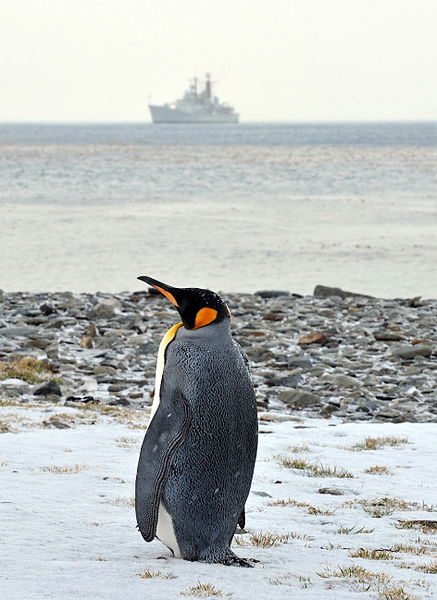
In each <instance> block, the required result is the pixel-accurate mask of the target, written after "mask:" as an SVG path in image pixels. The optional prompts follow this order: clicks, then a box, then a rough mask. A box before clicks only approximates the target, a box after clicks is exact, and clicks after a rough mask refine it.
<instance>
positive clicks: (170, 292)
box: [137, 275, 179, 308]
mask: <svg viewBox="0 0 437 600" xmlns="http://www.w3.org/2000/svg"><path fill="white" fill-rule="evenodd" d="M137 279H139V280H140V281H144V283H147V284H148V285H150V286H152V287H153V288H155V290H158V292H161V294H163V295H164V296H165V297H166V298H167V299H168V300H170V302H171V303H172V304H174V305H175V306H176V308H179V303H178V301H177V300H176V295H177V293H178V289H177V288H175V287H172V286H171V285H167V284H166V283H163V282H162V281H158V280H157V279H153V278H152V277H147V275H140V277H137Z"/></svg>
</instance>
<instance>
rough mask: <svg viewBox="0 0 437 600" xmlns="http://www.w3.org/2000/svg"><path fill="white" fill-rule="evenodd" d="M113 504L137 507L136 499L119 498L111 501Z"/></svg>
mask: <svg viewBox="0 0 437 600" xmlns="http://www.w3.org/2000/svg"><path fill="white" fill-rule="evenodd" d="M111 504H115V506H129V507H131V506H135V498H124V497H122V496H118V497H117V498H115V500H112V501H111Z"/></svg>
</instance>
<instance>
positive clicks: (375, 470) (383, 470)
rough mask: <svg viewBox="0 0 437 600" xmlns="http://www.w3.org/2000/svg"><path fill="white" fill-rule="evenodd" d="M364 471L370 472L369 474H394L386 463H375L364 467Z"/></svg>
mask: <svg viewBox="0 0 437 600" xmlns="http://www.w3.org/2000/svg"><path fill="white" fill-rule="evenodd" d="M364 473H368V474H369V475H392V472H391V471H390V469H389V468H388V467H385V466H384V465H374V466H373V467H367V469H364Z"/></svg>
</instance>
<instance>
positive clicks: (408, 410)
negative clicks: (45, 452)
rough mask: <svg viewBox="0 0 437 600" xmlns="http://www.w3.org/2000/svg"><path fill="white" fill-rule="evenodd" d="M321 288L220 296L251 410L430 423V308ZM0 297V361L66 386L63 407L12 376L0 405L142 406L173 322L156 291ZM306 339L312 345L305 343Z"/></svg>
mask: <svg viewBox="0 0 437 600" xmlns="http://www.w3.org/2000/svg"><path fill="white" fill-rule="evenodd" d="M323 288H326V289H317V288H316V291H317V294H315V296H305V297H300V296H299V295H298V294H293V293H290V292H283V291H277V290H276V291H275V290H270V291H269V290H264V291H261V292H259V293H257V294H223V297H224V298H225V300H226V301H227V302H228V304H229V306H230V307H231V309H232V315H233V321H232V329H233V334H234V336H235V339H237V340H238V342H239V343H240V344H241V345H242V346H243V348H244V350H245V352H246V354H247V356H248V358H249V360H250V361H251V368H252V374H253V378H254V383H255V386H256V394H257V405H258V408H259V410H262V411H263V412H264V413H266V412H268V413H269V414H271V415H277V416H279V415H281V416H282V415H289V416H290V417H292V416H293V415H299V418H300V417H302V416H304V417H308V416H314V417H320V416H322V417H324V418H326V419H330V418H337V419H339V420H344V421H363V420H364V421H381V422H387V421H394V422H401V421H413V422H416V421H417V422H437V389H436V374H437V326H436V323H437V301H436V300H427V299H423V298H420V297H419V296H416V297H415V298H414V299H411V300H409V299H381V298H371V297H370V296H365V295H358V294H353V293H352V292H344V291H343V290H341V289H340V288H332V287H329V286H323ZM0 298H1V306H2V311H1V317H0V361H3V363H4V362H10V361H12V360H17V359H20V358H22V357H26V356H30V357H33V358H37V359H39V360H44V361H46V362H47V363H48V364H49V365H50V367H51V368H52V369H54V370H55V372H56V382H60V385H59V383H57V386H58V388H59V392H61V393H62V391H61V387H62V388H63V389H65V390H68V395H67V394H66V396H67V398H66V399H65V397H64V396H61V395H59V394H58V393H53V392H52V393H51V394H50V395H48V396H47V395H37V396H34V393H33V392H34V390H36V389H38V387H42V386H44V385H46V384H47V382H44V381H42V382H41V383H40V384H39V385H38V386H36V387H35V385H30V384H28V383H27V382H26V381H24V380H21V379H17V378H10V377H9V378H8V379H6V378H5V379H3V380H1V379H0V399H2V398H5V399H8V398H12V399H14V400H19V401H20V402H33V403H35V402H38V401H39V400H41V401H42V400H43V399H44V400H45V401H50V400H51V399H53V401H56V402H61V403H64V404H65V405H71V406H73V405H81V404H84V403H85V404H86V403H100V404H112V405H113V406H120V407H123V406H129V407H130V408H138V409H143V408H146V407H149V406H150V404H151V403H152V396H153V389H154V384H155V382H154V379H155V367H156V354H157V349H158V345H159V342H160V340H161V338H162V336H163V335H164V333H165V332H166V331H167V330H168V329H169V328H170V327H171V326H172V325H173V324H174V323H176V322H177V321H178V320H179V315H178V314H177V312H176V311H175V310H174V308H173V307H172V306H170V305H169V303H168V302H167V301H166V299H165V298H163V297H162V296H161V295H159V294H151V293H148V292H147V291H146V292H141V293H137V294H135V293H121V294H117V295H116V297H115V296H114V295H112V294H103V293H97V294H94V295H93V294H73V293H71V292H65V293H40V294H31V293H24V292H16V293H12V292H11V293H8V292H0ZM314 334H317V335H320V336H321V337H320V338H319V340H317V341H316V339H314V341H312V342H310V343H302V340H305V336H307V337H306V341H307V342H308V336H309V335H313V336H314ZM322 336H325V338H324V339H322ZM0 377H1V371H0ZM52 377H53V375H52ZM56 382H54V383H55V384H56ZM294 418H296V417H294Z"/></svg>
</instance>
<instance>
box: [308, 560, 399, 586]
mask: <svg viewBox="0 0 437 600" xmlns="http://www.w3.org/2000/svg"><path fill="white" fill-rule="evenodd" d="M317 575H318V576H319V577H322V578H323V579H333V578H338V579H346V580H350V581H352V582H353V583H358V584H363V585H364V588H361V589H365V590H366V591H368V590H369V589H370V588H371V586H372V585H375V584H376V585H377V586H380V585H388V584H389V583H391V581H392V578H391V577H390V576H389V575H387V574H386V573H374V572H373V571H369V570H368V569H365V568H364V567H360V566H359V565H349V566H347V567H338V568H337V569H336V570H335V569H331V568H329V567H327V568H326V569H325V570H324V571H322V572H321V573H317Z"/></svg>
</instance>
